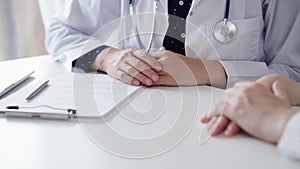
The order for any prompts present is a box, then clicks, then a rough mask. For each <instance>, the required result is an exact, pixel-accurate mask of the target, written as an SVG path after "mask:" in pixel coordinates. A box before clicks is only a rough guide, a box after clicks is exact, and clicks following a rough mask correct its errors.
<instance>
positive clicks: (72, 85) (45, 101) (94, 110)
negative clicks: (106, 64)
mask: <svg viewBox="0 0 300 169" xmlns="http://www.w3.org/2000/svg"><path fill="white" fill-rule="evenodd" d="M44 80H50V82H49V86H48V88H46V89H45V90H44V91H43V92H42V93H41V94H39V95H38V96H37V97H36V98H34V99H33V100H32V101H30V102H26V101H25V98H26V96H27V95H28V94H29V93H30V92H31V91H33V90H34V89H35V88H36V87H38V85H39V84H40V83H42V82H36V83H34V84H33V85H31V86H29V87H28V88H25V89H24V90H22V91H20V92H18V93H16V94H14V95H13V96H11V97H8V98H7V99H5V100H4V101H3V102H1V103H0V108H1V110H3V108H4V107H5V106H9V105H17V106H21V107H28V106H29V107H30V106H40V105H48V106H52V107H56V108H63V109H76V110H77V113H78V114H79V115H83V116H104V115H106V114H107V113H109V112H111V111H116V109H115V108H119V107H121V106H122V103H124V102H125V101H128V99H130V97H131V96H133V95H134V94H135V93H136V92H138V91H139V90H140V89H142V87H135V86H130V85H127V84H124V83H123V82H120V81H118V80H115V79H112V78H110V77H109V76H107V75H100V74H81V73H65V74H62V75H58V76H54V77H50V78H49V79H44ZM30 110H32V111H45V112H51V111H53V110H51V109H49V108H46V107H39V108H34V109H30Z"/></svg>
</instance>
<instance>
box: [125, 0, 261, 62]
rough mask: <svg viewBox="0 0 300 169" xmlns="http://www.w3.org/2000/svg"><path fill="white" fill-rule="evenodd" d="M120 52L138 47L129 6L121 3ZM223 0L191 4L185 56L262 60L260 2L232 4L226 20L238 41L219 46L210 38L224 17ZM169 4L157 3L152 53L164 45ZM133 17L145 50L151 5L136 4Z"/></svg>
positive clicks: (246, 0) (161, 0)
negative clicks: (236, 32) (216, 25)
mask: <svg viewBox="0 0 300 169" xmlns="http://www.w3.org/2000/svg"><path fill="white" fill-rule="evenodd" d="M122 3H123V4H122V7H121V18H122V19H121V23H122V25H121V27H122V31H121V32H122V33H121V38H122V39H121V41H122V48H130V47H138V46H137V41H136V37H135V36H136V33H135V31H134V29H135V28H134V26H133V24H132V20H131V19H130V13H129V5H128V2H127V1H122ZM225 3H226V0H194V1H193V4H192V6H191V9H190V13H189V15H188V16H187V19H186V32H185V34H186V35H185V36H186V55H187V56H190V57H199V56H200V57H201V58H206V59H217V60H219V59H221V60H235V59H236V60H253V61H261V60H263V56H264V54H263V30H264V21H263V9H262V8H263V2H262V0H231V5H230V16H229V20H230V21H232V22H234V23H235V24H236V25H237V28H238V35H237V38H236V39H235V40H234V41H232V42H231V43H228V44H221V43H219V42H217V41H216V40H215V39H214V38H213V33H212V32H213V28H214V25H215V23H216V22H218V21H220V20H222V19H223V17H224V10H225ZM167 5H168V0H159V3H158V14H157V16H156V19H155V22H156V27H155V31H154V32H155V38H154V43H153V46H152V49H153V51H155V50H157V49H159V48H160V47H161V46H162V44H163V39H164V36H165V33H166V31H167V29H168V7H167ZM134 14H135V15H134V17H135V20H136V25H137V29H138V33H139V36H140V38H141V40H142V43H143V45H144V46H147V44H148V42H149V39H150V35H151V32H152V24H153V21H152V20H153V19H152V18H153V1H152V0H147V1H142V0H136V1H135V4H134Z"/></svg>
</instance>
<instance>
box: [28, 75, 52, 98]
mask: <svg viewBox="0 0 300 169" xmlns="http://www.w3.org/2000/svg"><path fill="white" fill-rule="evenodd" d="M48 83H49V80H47V81H45V82H44V83H43V84H41V85H40V86H39V87H38V88H37V89H35V90H34V91H33V92H32V93H31V94H30V95H29V96H28V97H27V98H26V99H25V100H26V101H27V102H29V101H31V100H32V99H33V98H35V97H36V96H37V95H38V94H40V93H41V92H42V91H43V90H44V89H46V87H48Z"/></svg>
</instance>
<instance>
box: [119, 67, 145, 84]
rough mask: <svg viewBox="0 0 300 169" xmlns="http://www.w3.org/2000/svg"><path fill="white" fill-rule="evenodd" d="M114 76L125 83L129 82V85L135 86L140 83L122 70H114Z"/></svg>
mask: <svg viewBox="0 0 300 169" xmlns="http://www.w3.org/2000/svg"><path fill="white" fill-rule="evenodd" d="M115 78H117V79H119V80H121V81H123V82H125V83H127V84H130V85H135V86H139V85H140V82H139V81H138V80H136V79H135V78H133V77H131V76H130V75H128V74H127V73H126V72H124V71H122V70H116V73H115Z"/></svg>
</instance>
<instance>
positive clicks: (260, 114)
mask: <svg viewBox="0 0 300 169" xmlns="http://www.w3.org/2000/svg"><path fill="white" fill-rule="evenodd" d="M271 89H272V91H273V93H272V91H270V90H268V89H267V88H266V87H264V86H263V85H261V84H260V83H252V82H244V83H239V84H237V85H236V86H235V87H234V88H232V89H228V90H226V92H225V96H226V97H225V98H226V100H222V101H220V102H219V103H218V104H217V105H216V106H215V107H214V108H213V109H212V110H211V112H209V114H208V115H207V116H206V117H205V118H203V119H202V122H205V123H208V122H210V121H212V124H211V125H212V126H213V127H212V128H213V129H214V128H215V127H217V126H218V125H221V128H222V127H223V128H225V127H227V126H226V124H228V122H229V121H232V122H231V124H233V125H234V123H236V124H237V125H238V126H239V127H240V128H241V129H243V130H244V131H245V132H247V133H248V134H250V135H252V136H254V137H257V138H259V139H262V140H265V141H268V142H272V143H277V142H278V141H279V139H280V137H281V135H282V133H283V131H284V129H285V126H286V123H287V122H288V120H289V119H290V117H291V116H293V115H294V113H295V112H294V111H293V110H292V109H291V107H290V103H289V100H288V96H287V93H286V91H285V89H284V88H283V86H282V85H281V84H280V82H278V81H275V82H274V83H273V85H272V88H271ZM222 116H223V117H226V118H225V120H224V119H223V120H221V123H220V124H218V120H217V118H219V117H222ZM224 124H225V125H224ZM235 127H236V126H235ZM217 129H218V130H219V133H215V134H220V133H221V132H222V131H221V130H220V128H218V127H217ZM235 129H236V128H235Z"/></svg>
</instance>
